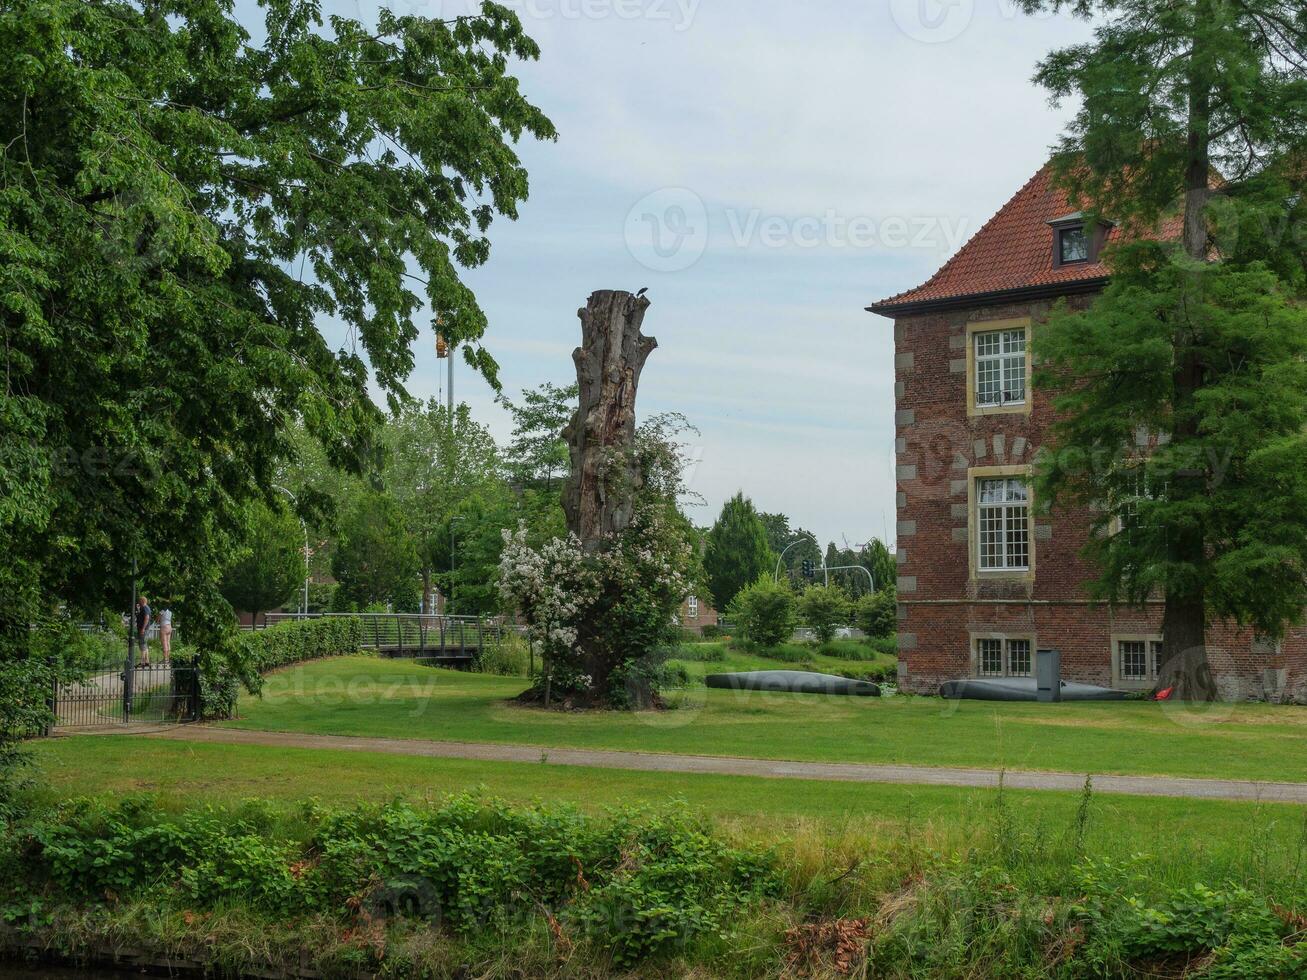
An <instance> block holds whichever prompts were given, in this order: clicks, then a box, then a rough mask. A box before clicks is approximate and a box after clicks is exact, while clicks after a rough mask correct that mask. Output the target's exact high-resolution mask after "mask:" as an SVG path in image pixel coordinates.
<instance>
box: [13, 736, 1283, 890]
mask: <svg viewBox="0 0 1307 980" xmlns="http://www.w3.org/2000/svg"><path fill="white" fill-rule="evenodd" d="M36 753H37V759H38V762H39V765H40V777H41V778H40V782H39V784H38V785H40V786H41V789H40V790H39V795H40V797H41V798H43V799H51V800H53V799H59V798H65V797H69V796H80V795H92V796H93V795H101V794H113V795H121V794H127V793H142V792H144V793H151V794H154V795H156V796H158V797H159V798H160V800H161V801H162V802H164V803H165V804H166V805H169V806H175V807H178V808H181V807H187V806H194V805H197V804H204V803H214V804H233V803H239V802H242V801H244V800H247V799H252V798H262V799H269V800H273V801H280V802H281V803H283V804H284V805H286V806H287V807H290V808H293V807H294V806H297V805H298V804H299V803H301V802H302V801H303V800H305V799H309V798H317V799H320V800H322V801H324V802H340V803H343V802H352V801H356V800H359V799H370V800H386V799H392V798H396V797H405V798H424V797H434V798H439V797H442V796H445V795H447V794H449V793H454V792H463V791H473V790H480V791H483V792H485V793H487V794H489V795H493V796H498V797H502V798H504V799H507V800H511V801H515V802H530V801H533V800H537V799H547V800H562V801H568V802H572V803H575V804H577V805H580V806H582V807H584V808H588V809H596V808H600V807H605V806H610V805H617V804H626V803H637V804H650V805H665V804H667V803H669V802H670V801H673V800H680V801H684V802H685V803H687V804H689V805H690V806H692V807H694V808H697V809H701V810H703V811H705V812H708V813H711V814H712V815H713V816H714V817H716V818H717V819H719V820H725V821H726V822H727V823H729V824H731V825H734V826H737V827H738V828H740V829H741V830H742V831H743V832H746V833H749V834H757V835H759V836H762V837H764V838H765V839H768V840H771V841H773V842H777V843H779V842H780V841H782V840H783V839H785V838H786V837H787V836H794V835H797V836H798V837H800V838H804V837H809V836H813V835H815V836H816V837H817V838H819V839H821V840H823V841H826V842H827V843H830V842H833V841H838V840H839V839H840V838H841V837H855V838H857V839H859V840H861V841H864V842H870V841H879V842H881V843H882V844H883V843H893V842H894V841H895V840H907V839H911V840H912V841H913V843H914V845H920V846H923V847H927V848H930V847H937V848H939V849H941V851H952V850H953V849H955V848H958V847H965V846H967V844H968V843H969V842H970V841H971V839H972V838H973V836H978V835H983V834H985V833H986V832H987V831H992V830H993V826H994V821H995V809H996V807H995V803H996V800H997V797H998V794H997V791H994V790H979V789H961V788H954V787H934V786H920V787H918V786H895V785H884V784H874V783H871V784H867V783H841V782H818V781H806V780H789V779H761V778H755V777H749V776H718V775H700V774H680V773H657V772H630V771H623V770H608V769H588V768H584V767H574V766H544V765H539V764H534V763H500V762H478V761H468V760H460V759H426V758H418V757H412V756H389V755H381V754H377V753H370V752H346V751H331V750H321V749H282V748H270V747H264V746H235V745H214V744H204V743H185V742H174V741H154V740H146V739H142V738H139V737H136V736H82V737H71V738H59V739H51V740H45V741H42V742H38V743H36ZM1005 794H1006V800H1007V803H1008V805H1009V807H1010V809H1011V811H1012V812H1014V813H1016V814H1018V815H1019V819H1020V821H1021V826H1022V828H1023V830H1024V831H1033V830H1038V829H1039V828H1042V829H1043V832H1045V833H1047V834H1048V835H1050V836H1058V835H1062V834H1065V833H1067V832H1068V830H1069V828H1070V827H1071V826H1072V825H1073V824H1074V822H1075V815H1076V810H1077V808H1078V806H1079V805H1080V797H1079V795H1078V794H1074V793H1053V792H1020V791H1012V790H1008V791H1005ZM1303 820H1304V815H1303V808H1301V807H1295V806H1291V805H1286V804H1267V805H1259V804H1254V803H1237V802H1224V801H1214V800H1179V799H1168V798H1153V797H1127V796H1114V795H1104V794H1097V795H1095V796H1094V798H1093V801H1092V806H1091V818H1090V823H1089V827H1090V837H1089V843H1091V844H1092V845H1094V846H1095V847H1101V848H1103V849H1104V850H1106V851H1108V852H1115V853H1119V854H1121V855H1125V854H1130V853H1145V854H1148V853H1154V852H1156V853H1158V854H1159V858H1160V860H1159V867H1165V868H1166V869H1167V873H1168V874H1170V873H1175V874H1177V875H1181V876H1183V875H1185V874H1188V873H1191V872H1192V871H1193V870H1194V869H1196V868H1211V867H1213V866H1216V867H1219V868H1225V867H1228V868H1241V867H1242V868H1248V867H1255V866H1257V863H1258V862H1259V861H1260V862H1266V861H1271V860H1274V862H1275V863H1276V864H1277V865H1287V864H1288V863H1290V862H1291V861H1292V860H1294V858H1293V855H1294V854H1295V853H1297V852H1299V851H1301V844H1302V835H1303V831H1304V823H1303ZM1171 840H1183V841H1184V842H1185V845H1184V847H1183V848H1169V847H1168V846H1167V845H1166V843H1165V842H1167V841H1171Z"/></svg>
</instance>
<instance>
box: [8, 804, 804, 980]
mask: <svg viewBox="0 0 1307 980" xmlns="http://www.w3.org/2000/svg"><path fill="white" fill-rule="evenodd" d="M4 844H5V853H4V854H2V855H0V869H3V870H4V871H5V872H6V875H5V879H6V884H4V885H0V908H3V909H4V914H5V917H6V918H7V919H8V920H9V921H10V922H11V923H13V924H16V925H18V926H19V927H20V928H24V927H25V928H27V929H29V930H32V929H34V928H37V927H39V925H40V924H41V923H43V922H49V921H53V920H52V915H53V914H55V913H57V912H58V911H59V910H67V909H69V908H80V909H89V910H93V911H94V913H95V914H98V915H102V916H105V917H107V918H112V917H113V915H114V913H115V910H116V909H117V907H118V906H120V905H121V904H123V903H138V904H139V905H140V907H142V908H149V909H150V910H151V911H150V912H149V915H150V916H152V917H158V916H161V915H167V914H169V913H174V912H185V913H186V914H187V915H190V916H192V917H196V916H205V915H210V914H214V913H222V912H224V911H227V910H231V909H241V910H243V912H244V913H246V914H248V915H249V916H251V917H252V918H253V919H254V920H255V921H262V922H264V923H276V922H282V921H286V920H292V919H298V918H300V917H315V916H316V917H319V918H320V919H325V920H328V921H331V922H334V923H335V924H336V929H337V931H338V932H340V931H350V932H354V931H358V930H364V931H370V932H371V934H372V938H371V940H370V943H371V944H372V946H373V952H374V953H375V954H376V955H375V959H376V962H374V963H370V964H367V965H368V966H369V967H375V966H378V965H380V961H381V960H382V959H384V950H385V945H386V939H387V930H388V929H391V928H394V929H398V930H399V931H400V932H405V931H411V930H413V929H414V928H418V927H420V928H421V929H423V930H426V931H427V932H429V933H430V934H431V935H432V936H433V937H441V936H445V937H450V938H453V939H456V940H462V941H476V940H477V939H478V938H481V939H484V938H485V937H487V936H493V937H495V940H496V942H498V943H504V944H506V945H507V946H508V947H510V948H511V946H512V944H513V940H512V939H511V938H510V937H512V936H521V937H527V936H529V935H530V934H531V931H532V929H533V928H534V927H536V926H538V925H541V924H545V925H547V927H548V928H549V929H550V930H553V931H554V933H555V934H556V935H557V936H558V937H559V940H560V941H566V943H567V944H569V945H570V944H572V943H582V942H584V943H589V944H593V945H594V946H595V948H596V949H602V950H604V951H605V953H604V955H605V958H607V959H609V960H611V962H612V963H613V964H615V965H619V966H620V965H635V964H638V963H640V962H643V961H645V960H648V959H656V958H659V957H662V956H664V955H666V954H667V953H670V952H672V951H680V950H685V949H687V948H692V947H694V946H696V944H699V943H700V942H701V941H707V942H709V943H711V942H714V941H719V939H720V937H723V936H726V935H727V934H729V933H730V932H731V930H732V922H734V921H736V920H746V919H747V918H748V914H749V913H748V909H750V908H751V907H753V906H755V905H757V904H758V903H759V902H761V901H762V900H763V899H764V898H766V897H768V896H774V895H776V894H778V892H779V877H778V874H777V871H776V868H775V863H774V860H773V858H772V857H771V856H770V855H769V854H768V853H767V852H764V851H762V850H760V849H752V848H740V847H736V846H732V845H731V844H729V843H728V842H726V841H725V840H723V839H722V838H721V837H720V836H718V835H715V834H714V833H713V832H712V831H710V830H709V829H708V828H707V827H706V826H705V825H704V824H702V823H701V822H700V821H698V820H697V819H695V818H693V817H691V816H690V815H688V814H687V813H685V812H683V811H679V810H678V811H673V812H670V813H659V814H655V813H648V812H644V811H638V810H631V811H626V812H623V813H619V814H616V815H613V816H611V817H609V818H603V819H599V818H594V817H588V816H585V815H583V814H581V813H579V812H578V811H576V810H573V809H570V808H566V807H560V806H553V807H545V806H541V807H532V808H514V807H510V806H508V805H507V804H503V803H500V802H495V801H482V800H478V799H476V798H473V797H468V796H459V797H453V798H451V799H449V800H447V801H446V802H444V803H443V804H441V805H439V806H419V805H411V804H408V803H392V804H388V805H384V806H360V807H358V808H356V809H349V810H322V809H318V808H309V809H308V810H307V811H306V814H305V819H304V823H303V825H302V826H300V827H295V828H293V832H288V828H286V827H284V826H282V825H280V824H279V823H278V821H276V820H274V819H273V818H272V817H271V816H270V815H269V813H268V812H267V811H265V810H262V809H260V808H258V807H247V808H245V809H243V810H238V811H234V812H233V811H218V810H211V809H204V810H196V811H191V812H187V813H183V814H181V815H176V814H173V813H169V812H166V811H164V810H162V809H160V808H159V807H157V806H156V805H154V804H152V803H151V802H150V801H148V800H140V799H137V800H129V801H127V802H123V803H121V804H120V805H118V806H116V807H107V806H104V805H103V804H100V803H95V802H90V801H85V800H82V801H73V802H71V803H68V804H66V805H64V806H61V807H59V808H58V809H57V810H55V811H54V812H52V813H49V814H46V815H44V816H42V817H40V818H38V819H33V820H31V821H30V822H28V823H26V824H24V825H21V826H19V827H17V828H15V830H14V831H13V832H12V833H11V834H10V835H9V837H8V838H7V840H5V841H4Z"/></svg>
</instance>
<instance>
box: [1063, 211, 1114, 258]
mask: <svg viewBox="0 0 1307 980" xmlns="http://www.w3.org/2000/svg"><path fill="white" fill-rule="evenodd" d="M1049 226H1050V227H1051V228H1052V229H1053V268H1054V269H1059V268H1061V267H1062V266H1064V265H1081V264H1085V263H1089V262H1097V261H1098V253H1099V252H1100V251H1102V248H1103V245H1104V243H1105V242H1106V241H1107V235H1108V232H1109V231H1111V228H1112V225H1111V223H1110V222H1107V221H1092V222H1091V221H1090V220H1089V219H1088V218H1087V217H1086V216H1085V215H1084V214H1083V213H1081V212H1080V211H1077V212H1075V213H1074V214H1067V215H1063V216H1062V217H1060V218H1054V219H1053V220H1052V221H1050V222H1049Z"/></svg>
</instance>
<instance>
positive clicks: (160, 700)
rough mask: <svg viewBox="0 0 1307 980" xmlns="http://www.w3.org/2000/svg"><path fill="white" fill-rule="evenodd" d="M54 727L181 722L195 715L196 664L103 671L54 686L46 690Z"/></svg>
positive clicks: (197, 697)
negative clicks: (48, 691)
mask: <svg viewBox="0 0 1307 980" xmlns="http://www.w3.org/2000/svg"><path fill="white" fill-rule="evenodd" d="M50 710H51V714H52V715H53V716H54V726H55V727H56V728H91V727H100V726H104V725H125V724H129V723H132V722H138V723H139V722H147V723H148V722H155V723H161V724H163V723H169V724H171V723H181V722H188V721H196V720H198V719H199V717H200V670H199V662H198V661H197V660H187V661H184V662H178V663H175V664H166V663H153V664H149V665H148V666H147V665H137V666H136V667H134V668H132V669H131V670H126V669H119V670H104V671H97V672H96V673H93V674H89V675H87V676H86V677H84V678H82V679H81V680H78V681H63V682H56V683H55V685H54V688H53V690H52V691H51V692H50Z"/></svg>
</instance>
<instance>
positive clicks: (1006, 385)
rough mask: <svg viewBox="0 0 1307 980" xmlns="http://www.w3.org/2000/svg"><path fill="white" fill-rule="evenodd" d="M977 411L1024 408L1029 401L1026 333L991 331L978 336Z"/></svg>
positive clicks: (975, 338) (1018, 331)
mask: <svg viewBox="0 0 1307 980" xmlns="http://www.w3.org/2000/svg"><path fill="white" fill-rule="evenodd" d="M974 343H975V345H976V349H975V360H976V407H977V408H993V407H995V406H1000V405H1021V404H1023V403H1024V402H1025V400H1026V331H1025V330H1024V329H1021V330H989V331H986V332H984V333H978V334H975V336H974Z"/></svg>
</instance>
